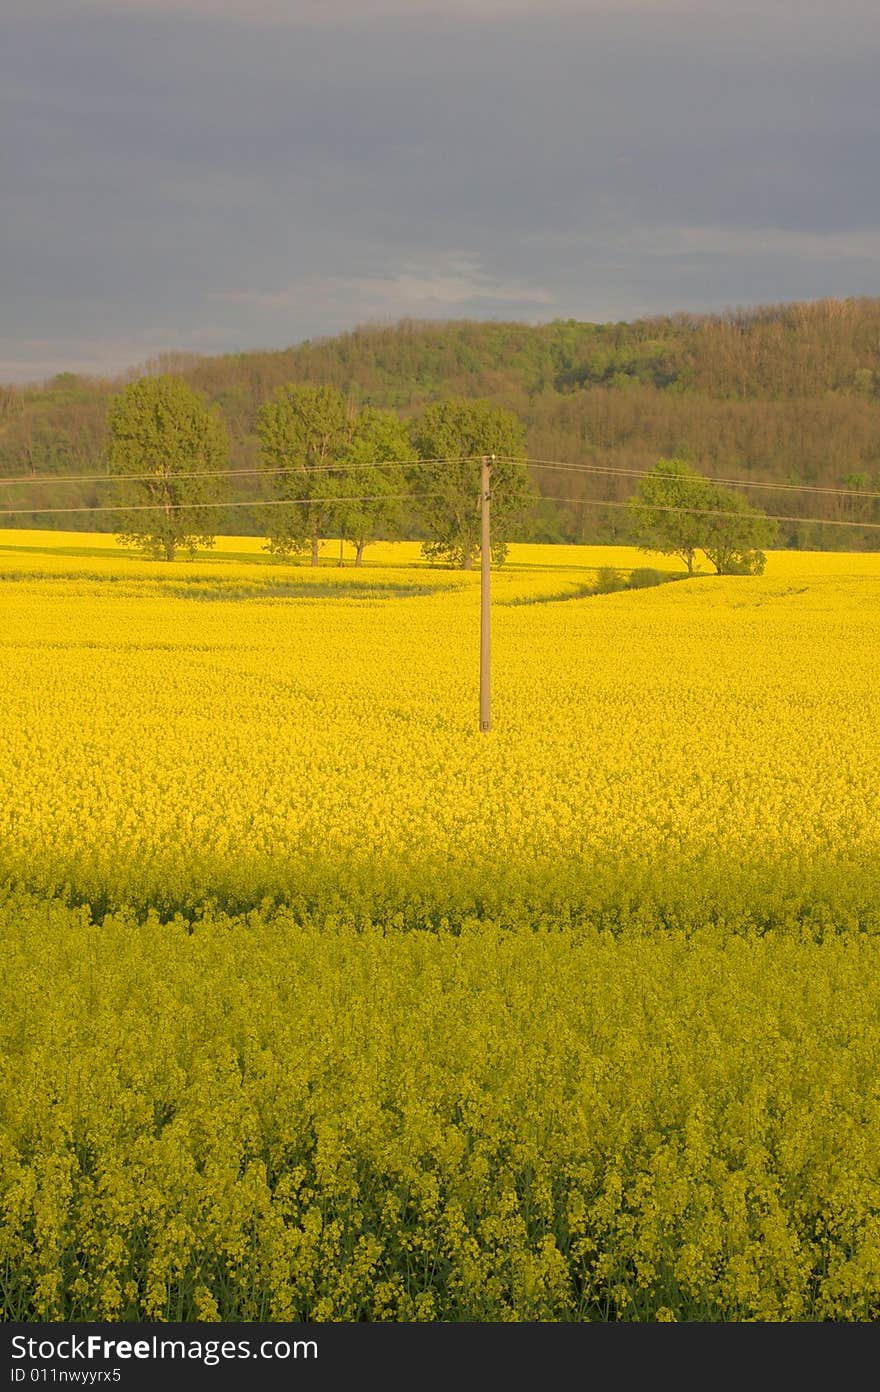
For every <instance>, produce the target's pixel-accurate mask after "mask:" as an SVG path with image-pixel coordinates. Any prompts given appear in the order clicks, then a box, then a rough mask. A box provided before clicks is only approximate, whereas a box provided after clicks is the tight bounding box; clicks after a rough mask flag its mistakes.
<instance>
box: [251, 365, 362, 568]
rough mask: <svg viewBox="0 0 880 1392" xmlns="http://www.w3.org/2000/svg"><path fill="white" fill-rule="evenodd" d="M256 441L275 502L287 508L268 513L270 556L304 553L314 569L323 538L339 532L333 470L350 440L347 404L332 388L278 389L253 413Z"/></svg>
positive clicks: (308, 385)
mask: <svg viewBox="0 0 880 1392" xmlns="http://www.w3.org/2000/svg"><path fill="white" fill-rule="evenodd" d="M257 435H258V436H259V440H260V452H261V455H262V459H263V463H264V465H265V466H266V468H267V469H269V470H270V471H271V473H272V475H273V479H274V485H275V495H276V498H277V499H278V500H279V501H281V502H285V501H286V502H287V503H288V506H286V507H278V508H273V509H272V517H271V521H270V525H269V550H270V551H272V552H273V553H274V554H275V555H278V556H291V555H294V554H295V553H296V552H298V551H302V550H309V551H310V552H311V560H312V565H313V566H316V565H317V564H318V552H319V548H320V545H321V540H322V538H323V537H326V536H328V535H332V534H333V533H334V532H335V531H336V529H337V527H338V520H339V501H338V493H339V486H338V485H339V480H338V478H334V465H335V464H338V462H339V460H340V457H341V456H342V454H343V452H344V450H345V448H346V446H347V444H348V441H349V439H350V436H351V426H350V421H349V411H348V403H347V402H346V399H345V397H344V396H343V394H342V392H340V391H338V390H337V389H336V388H335V387H316V386H312V385H310V384H307V385H305V386H299V387H297V386H284V387H279V388H278V390H277V391H276V393H275V395H274V396H273V398H272V400H271V401H267V402H266V403H265V405H263V406H261V408H260V410H259V412H258V415H257Z"/></svg>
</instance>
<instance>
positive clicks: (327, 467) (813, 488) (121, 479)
mask: <svg viewBox="0 0 880 1392" xmlns="http://www.w3.org/2000/svg"><path fill="white" fill-rule="evenodd" d="M480 458H481V456H480V455H472V454H465V455H444V456H437V457H436V458H431V459H376V460H369V461H366V460H365V461H361V462H357V463H340V464H313V465H306V466H305V467H303V466H299V465H289V466H283V467H281V468H249V469H201V470H181V472H179V473H175V474H173V475H164V474H156V473H151V474H108V473H104V474H19V475H16V476H15V477H14V478H0V487H4V486H5V487H15V486H17V485H22V486H27V485H31V486H39V485H42V484H68V483H164V482H167V481H169V480H170V481H175V480H177V479H198V478H218V479H219V478H269V479H271V478H277V477H278V476H279V475H282V474H299V475H308V474H322V473H327V474H333V473H350V472H353V471H356V470H359V469H382V468H386V467H406V468H427V467H432V466H437V465H442V464H475V463H478V462H479V460H480ZM497 458H498V460H499V461H501V462H504V463H508V464H525V465H527V466H528V467H529V468H531V469H547V470H553V471H564V472H566V473H582V474H607V475H613V476H616V477H622V478H651V477H654V470H653V469H629V468H624V467H621V466H619V465H613V464H572V463H570V462H569V461H567V460H562V459H532V458H530V457H529V456H527V455H507V456H502V455H498V456H497ZM697 477H698V478H700V479H703V480H704V481H707V482H709V483H720V484H723V485H725V486H726V487H731V488H759V489H771V490H776V491H781V492H789V493H818V494H820V495H823V496H828V497H839V498H870V499H878V498H880V492H873V491H871V490H868V489H861V488H833V487H831V486H830V485H825V484H816V483H785V482H781V481H773V480H770V479H734V478H719V477H715V476H709V475H697ZM545 496H546V495H545ZM558 501H560V502H579V501H582V500H581V499H574V498H561V499H558ZM29 510H30V511H33V510H34V509H29ZM91 510H92V511H94V509H91ZM40 511H46V509H45V508H44V509H40ZM782 520H784V519H782ZM803 520H804V521H807V520H810V519H807V518H804V519H803ZM814 520H824V519H814Z"/></svg>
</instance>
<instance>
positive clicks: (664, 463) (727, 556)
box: [628, 459, 777, 575]
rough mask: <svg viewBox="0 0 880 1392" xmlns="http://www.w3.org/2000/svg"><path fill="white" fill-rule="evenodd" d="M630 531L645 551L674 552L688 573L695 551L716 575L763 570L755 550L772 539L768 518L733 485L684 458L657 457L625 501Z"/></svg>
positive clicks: (761, 558) (774, 528) (759, 553)
mask: <svg viewBox="0 0 880 1392" xmlns="http://www.w3.org/2000/svg"><path fill="white" fill-rule="evenodd" d="M628 512H629V517H630V523H631V525H632V529H633V534H634V536H635V539H636V543H637V545H638V546H640V547H641V548H642V550H644V551H660V552H661V553H663V554H664V555H667V556H679V557H680V558H681V560H683V561H684V563H685V565H686V566H687V570H688V575H693V574H694V570H695V565H696V556H697V553H698V552H699V551H702V552H703V554H704V555H705V556H706V557H707V558H708V559H709V560H710V561H711V563H712V565H713V566H714V567H715V570H716V572H717V573H718V574H719V575H731V574H740V575H745V574H748V575H752V574H759V573H760V572H761V571H763V569H764V562H765V557H764V553H763V551H762V550H761V549H760V548H761V547H763V546H769V545H770V544H771V543H772V542H773V541H774V540H775V538H776V534H777V526H776V523H775V522H774V521H773V519H772V518H769V517H767V516H766V514H765V513H762V512H760V511H759V510H758V509H757V508H754V507H752V506H751V505H750V504H749V503H748V502H747V501H746V499H745V498H744V497H743V496H742V494H741V493H737V492H736V490H735V489H733V488H728V487H725V486H724V485H722V484H719V483H715V482H713V481H712V480H711V479H707V478H704V477H703V476H702V475H701V474H698V473H697V472H696V470H694V469H693V468H691V466H690V464H688V463H687V461H686V460H683V459H660V460H658V462H657V464H656V466H655V468H654V469H653V471H652V472H651V473H650V474H648V475H646V476H645V477H644V478H642V479H641V480H640V482H639V486H638V490H637V492H636V494H635V496H634V497H633V498H631V499H630V502H629V506H628Z"/></svg>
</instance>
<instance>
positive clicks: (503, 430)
mask: <svg viewBox="0 0 880 1392" xmlns="http://www.w3.org/2000/svg"><path fill="white" fill-rule="evenodd" d="M412 440H413V444H414V446H415V449H416V452H417V454H418V456H419V458H420V459H422V460H442V461H443V462H442V463H438V464H436V465H435V466H433V467H431V468H430V469H420V470H419V471H418V485H419V489H420V490H421V491H422V492H423V496H422V497H421V498H420V499H419V501H418V518H419V521H420V523H421V525H422V526H423V527H424V530H425V531H426V532H427V533H428V537H429V539H428V540H427V541H426V542H424V543H423V546H422V551H423V552H424V554H425V556H426V557H427V558H428V559H429V560H441V559H442V560H445V561H447V562H449V563H451V564H453V565H460V566H462V567H463V568H464V569H465V570H470V569H471V567H472V566H473V564H474V560H475V558H476V557H477V556H478V555H479V552H480V458H481V457H482V456H483V455H491V454H494V455H496V456H497V459H496V461H495V463H494V464H493V467H492V481H491V492H492V559H493V560H494V561H495V562H497V563H500V562H502V561H503V560H504V558H505V556H506V554H507V546H508V543H509V541H510V540H511V539H512V536H513V532H514V530H515V528H516V527H517V525H518V524H519V523H521V521H522V519H523V518H524V517H525V514H526V511H527V509H528V507H529V505H530V504H531V502H532V501H533V498H534V492H533V489H532V486H531V483H530V480H529V477H528V473H527V471H526V467H525V465H524V464H523V463H522V462H521V461H520V460H519V459H518V458H517V456H521V455H523V454H524V453H525V428H524V426H523V424H522V422H521V421H519V420H518V419H517V417H516V416H515V415H513V413H512V412H510V411H505V410H503V409H501V408H500V407H497V406H492V405H491V404H490V403H489V402H488V401H468V400H466V399H465V398H462V397H456V398H452V399H450V400H448V401H439V402H435V403H434V405H432V406H429V407H428V408H427V409H426V410H425V411H424V412H423V414H422V415H421V416H420V417H419V418H418V420H417V421H416V422H415V423H414V425H413V428H412Z"/></svg>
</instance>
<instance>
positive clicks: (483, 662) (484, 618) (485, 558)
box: [480, 454, 495, 735]
mask: <svg viewBox="0 0 880 1392" xmlns="http://www.w3.org/2000/svg"><path fill="white" fill-rule="evenodd" d="M494 460H495V456H494V454H493V455H486V454H484V455H483V459H482V463H481V465H480V729H481V731H482V732H483V734H484V735H485V734H488V732H489V731H490V730H491V729H492V627H491V624H492V618H491V610H490V602H491V596H490V590H489V563H490V561H491V559H492V557H491V541H490V534H489V500H490V496H491V484H492V475H491V468H492V464H493V462H494Z"/></svg>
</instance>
